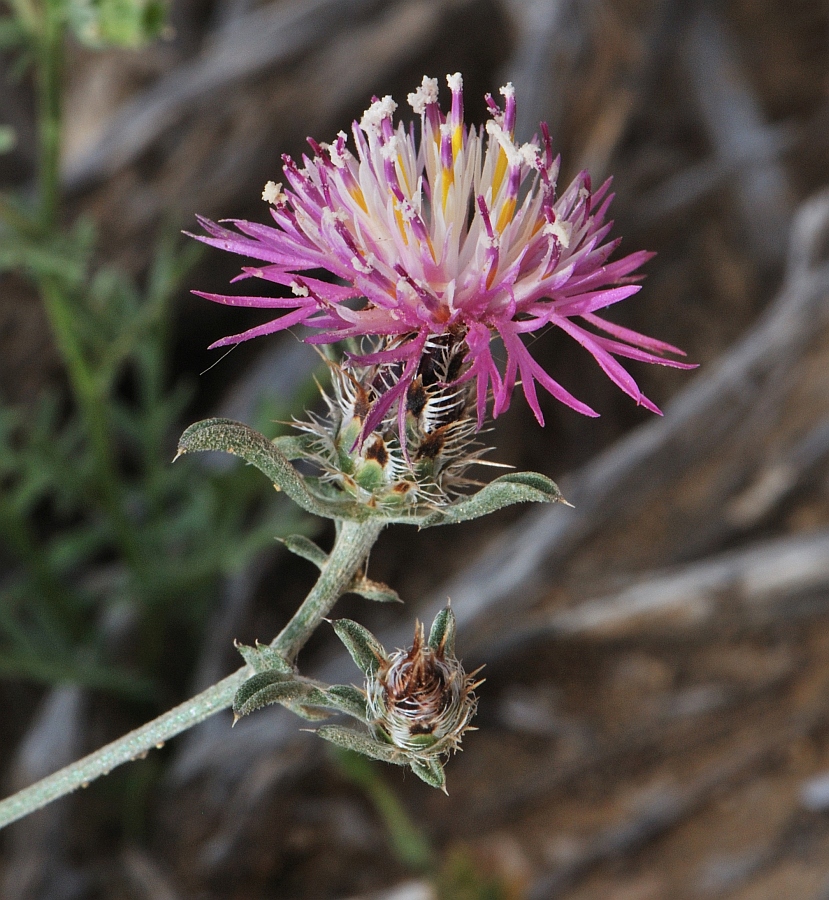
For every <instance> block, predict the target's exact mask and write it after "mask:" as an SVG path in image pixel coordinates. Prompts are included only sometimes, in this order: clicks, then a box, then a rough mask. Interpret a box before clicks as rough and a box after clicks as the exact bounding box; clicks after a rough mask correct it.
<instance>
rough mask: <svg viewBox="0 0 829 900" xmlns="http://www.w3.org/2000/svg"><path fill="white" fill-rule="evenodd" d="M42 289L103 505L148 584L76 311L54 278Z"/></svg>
mask: <svg viewBox="0 0 829 900" xmlns="http://www.w3.org/2000/svg"><path fill="white" fill-rule="evenodd" d="M40 287H41V292H42V294H43V300H44V303H45V306H46V312H47V314H48V316H49V322H50V324H51V326H52V330H53V332H54V334H55V340H56V341H57V344H58V348H59V350H60V353H61V356H62V358H63V361H64V363H65V365H66V369H67V372H68V374H69V380H70V382H71V384H72V393H73V394H74V396H75V399H76V400H77V403H78V407H79V409H80V412H81V415H82V417H83V421H84V424H85V426H86V433H87V435H88V437H89V442H90V446H91V448H92V453H93V455H94V457H95V472H96V476H97V479H98V486H99V491H100V502H101V505H102V506H103V509H104V511H105V513H106V515H107V516H108V518H109V520H110V523H111V525H112V528H113V531H114V532H115V536H116V539H117V541H118V545H119V547H120V548H121V552H122V553H123V555H124V558H125V559H126V561H127V563H128V565H129V568H130V571H131V572H132V573H133V574H134V575H135V576H136V577H137V578H138V579H139V581H142V582H146V580H147V579H146V578H145V577H144V573H145V571H146V560H145V558H144V556H143V554H142V553H141V550H140V548H139V546H138V543H137V541H136V540H135V536H134V533H133V530H132V527H131V525H130V521H129V519H128V517H127V515H126V512H125V506H124V502H123V496H122V491H121V484H120V482H119V479H118V469H117V466H116V463H115V458H114V455H113V450H112V439H111V435H110V431H109V426H108V424H107V419H106V403H105V402H104V400H105V398H104V397H103V396H102V395H101V391H100V390H99V388H98V384H97V382H96V380H95V378H94V376H93V373H92V371H91V370H90V367H89V366H88V365H87V362H86V360H85V359H84V355H83V350H82V349H81V346H80V344H79V343H78V340H77V338H76V336H75V327H74V323H73V321H72V317H73V311H72V309H71V307H70V304H69V303H68V302H67V298H66V295H65V293H64V292H63V291H62V290H61V286H60V285H59V284H56V283H55V281H54V280H53V279H51V278H42V279H41V280H40Z"/></svg>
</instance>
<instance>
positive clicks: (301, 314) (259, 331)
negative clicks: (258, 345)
mask: <svg viewBox="0 0 829 900" xmlns="http://www.w3.org/2000/svg"><path fill="white" fill-rule="evenodd" d="M310 312H311V311H310V310H309V309H308V308H306V307H303V308H302V309H297V310H294V312H292V313H288V314H287V315H285V316H281V317H280V318H278V319H273V320H272V321H271V322H266V323H265V324H264V325H257V326H256V327H255V328H249V329H248V330H247V331H243V332H242V333H241V334H233V335H230V336H229V337H225V338H222V339H221V340H219V341H214V343H212V344H211V345H210V346H209V347H208V350H214V349H215V348H216V347H227V346H228V345H229V344H240V343H242V341H249V340H250V339H251V338H255V337H261V336H262V335H263V334H273V333H274V332H275V331H284V330H285V329H286V328H290V327H291V326H292V325H297V324H299V323H301V322H304V321H305V319H307V318H308V316H309V314H310Z"/></svg>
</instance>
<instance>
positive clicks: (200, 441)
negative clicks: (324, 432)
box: [178, 419, 376, 521]
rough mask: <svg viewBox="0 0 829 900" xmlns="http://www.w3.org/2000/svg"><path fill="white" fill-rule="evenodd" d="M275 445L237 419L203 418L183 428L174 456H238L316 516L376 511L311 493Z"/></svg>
mask: <svg viewBox="0 0 829 900" xmlns="http://www.w3.org/2000/svg"><path fill="white" fill-rule="evenodd" d="M283 445H284V442H283ZM279 446H280V442H274V441H270V440H268V438H266V437H265V436H264V435H263V434H260V433H259V432H258V431H254V430H253V429H252V428H249V427H248V426H247V425H243V424H241V423H240V422H234V421H232V420H231V419H205V420H204V421H202V422H196V423H195V424H194V425H191V426H190V427H189V428H187V429H186V430H185V432H184V434H182V436H181V438H180V440H179V443H178V455H179V456H181V455H182V454H184V453H193V452H197V451H204V450H218V451H221V452H224V453H232V454H233V455H234V456H241V457H242V459H244V460H245V461H246V462H248V463H250V464H251V465H252V466H256V468H257V469H259V471H260V472H262V473H264V474H265V475H266V476H267V477H268V478H270V480H271V481H272V482H273V484H274V485H275V486H276V487H277V488H279V489H280V490H282V491H284V492H285V493H286V494H287V495H288V496H289V497H290V498H291V500H293V501H294V503H296V504H297V505H299V506H301V507H302V508H303V509H304V510H306V512H310V513H313V514H314V515H317V516H324V517H325V518H329V519H356V520H360V521H362V520H364V519H367V518H369V517H370V516H371V515H375V514H376V513H374V512H373V511H372V510H370V509H369V508H368V507H366V506H364V505H361V504H359V503H355V502H354V501H351V500H347V499H343V500H342V501H340V500H332V499H330V498H324V497H320V496H318V495H317V494H316V493H314V492H312V491H311V490H310V488H309V487H308V482H312V481H313V479H308V480H306V479H305V478H303V477H302V476H301V475H300V474H299V472H297V470H296V469H295V468H294V467H293V466H292V465H291V463H290V461H289V459H288V457H287V456H285V454H284V453H282V451H281V450H280V449H279Z"/></svg>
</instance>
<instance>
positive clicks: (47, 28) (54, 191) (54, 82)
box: [36, 0, 63, 232]
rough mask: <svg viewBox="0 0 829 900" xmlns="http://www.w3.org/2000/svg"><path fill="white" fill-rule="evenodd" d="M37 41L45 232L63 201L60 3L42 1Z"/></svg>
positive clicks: (41, 182) (41, 180) (39, 176)
mask: <svg viewBox="0 0 829 900" xmlns="http://www.w3.org/2000/svg"><path fill="white" fill-rule="evenodd" d="M39 18H40V21H39V26H40V27H39V29H38V33H37V37H36V41H37V74H36V80H37V93H38V127H39V131H40V146H39V150H40V165H39V166H38V179H39V189H40V190H39V194H40V220H41V226H42V228H43V230H44V232H49V231H52V230H54V228H55V227H56V225H57V220H58V209H59V204H60V116H61V87H62V84H61V81H62V74H63V23H62V21H61V12H60V5H59V4H57V3H55V2H53V0H41V3H40V17H39Z"/></svg>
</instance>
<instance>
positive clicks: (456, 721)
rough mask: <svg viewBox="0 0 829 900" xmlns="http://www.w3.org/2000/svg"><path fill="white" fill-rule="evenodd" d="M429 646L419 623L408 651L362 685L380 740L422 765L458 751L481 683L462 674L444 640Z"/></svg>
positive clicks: (384, 664)
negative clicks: (426, 760)
mask: <svg viewBox="0 0 829 900" xmlns="http://www.w3.org/2000/svg"><path fill="white" fill-rule="evenodd" d="M443 615H444V616H445V615H451V612H449V611H448V610H447V611H445V612H444V614H443ZM452 628H453V629H454V619H453V622H452ZM433 643H434V642H427V641H426V639H425V638H424V634H423V625H421V624H420V623H419V622H418V623H417V624H416V625H415V634H414V642H413V643H412V646H411V647H409V648H408V649H407V650H397V651H395V652H394V653H392V654H391V656H389V657H386V658H384V659H382V660H381V661H380V662H379V665H378V667H377V669H376V670H375V671H373V672H371V673H370V674H369V676H368V677H367V679H366V697H367V706H368V712H369V714H370V716H371V717H372V718H373V724H374V729H375V732H376V733H377V735H378V737H380V738H381V739H382V740H385V741H388V742H390V743H391V744H393V745H394V746H395V747H398V748H399V749H400V750H403V751H404V752H406V753H409V754H411V755H412V756H414V757H415V758H421V759H428V758H430V757H437V756H441V755H445V754H447V753H449V752H450V751H455V750H457V749H458V748H459V747H460V743H461V739H462V737H463V735H464V732H466V731H468V730H469V729H470V727H471V726H470V724H469V722H470V721H471V719H472V717H473V716H474V715H475V711H476V709H477V707H478V701H477V699H476V697H475V693H474V691H475V688H476V687H478V686H479V685H480V684H481V683H482V682H480V681H476V680H475V675H476V674H477V673H476V672H473V673H472V674H470V675H467V674H466V672H464V669H463V666H462V665H461V663H460V661H459V660H458V659H457V658H456V657H455V653H454V648H453V647H451V646H447V641H446V640H445V639H444V640H443V641H441V642H440V643H437V644H435V645H434V646H433Z"/></svg>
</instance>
